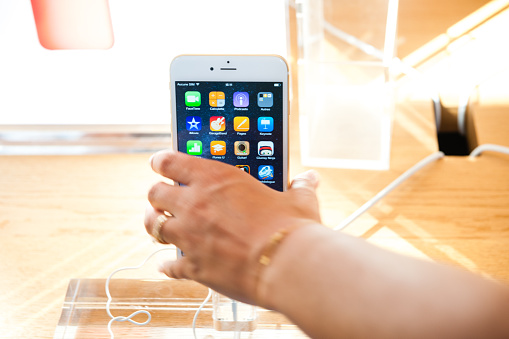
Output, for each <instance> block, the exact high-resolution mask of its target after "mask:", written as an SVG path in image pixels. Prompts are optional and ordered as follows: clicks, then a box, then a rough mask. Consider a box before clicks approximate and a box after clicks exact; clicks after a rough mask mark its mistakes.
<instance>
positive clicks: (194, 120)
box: [186, 117, 201, 131]
mask: <svg viewBox="0 0 509 339" xmlns="http://www.w3.org/2000/svg"><path fill="white" fill-rule="evenodd" d="M186 128H187V130H188V131H201V118H200V117H186Z"/></svg>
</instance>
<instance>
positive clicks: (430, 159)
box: [334, 152, 444, 231]
mask: <svg viewBox="0 0 509 339" xmlns="http://www.w3.org/2000/svg"><path fill="white" fill-rule="evenodd" d="M443 157H444V153H443V152H436V153H433V154H431V155H429V156H427V157H426V158H424V159H422V160H421V161H419V162H418V163H417V164H415V165H414V166H413V167H412V168H410V169H409V170H407V171H406V172H405V173H403V174H402V175H400V176H399V177H398V178H397V179H396V180H394V181H393V182H391V183H390V184H389V185H388V186H387V187H385V188H384V189H383V190H381V191H380V192H378V193H377V195H375V196H374V197H373V198H371V199H370V200H368V201H367V202H366V203H365V204H364V205H362V206H361V207H360V208H359V209H358V210H357V211H355V212H354V213H352V214H351V215H350V216H349V217H348V218H346V219H345V220H343V221H342V222H341V223H340V224H339V225H338V226H336V227H334V230H335V231H340V230H342V229H344V228H345V227H346V226H348V225H349V224H350V223H351V222H352V221H354V220H355V219H357V218H358V217H359V216H360V215H362V214H363V213H364V212H366V211H367V210H368V209H370V208H371V207H372V206H373V205H374V204H376V203H377V202H378V201H379V200H380V199H382V198H383V197H385V196H386V195H387V194H389V193H390V192H391V191H392V190H393V189H395V188H396V187H398V186H399V185H400V184H401V183H402V182H404V181H405V180H406V179H408V178H410V177H411V176H412V175H413V174H415V173H416V172H418V171H419V170H420V169H422V168H423V167H425V166H426V165H428V164H429V163H432V162H434V161H436V160H438V159H440V158H443Z"/></svg>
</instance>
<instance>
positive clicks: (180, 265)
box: [159, 257, 195, 279]
mask: <svg viewBox="0 0 509 339" xmlns="http://www.w3.org/2000/svg"><path fill="white" fill-rule="evenodd" d="M159 271H160V272H161V273H164V274H166V275H167V276H168V277H170V278H173V279H192V278H193V276H194V274H193V272H194V271H195V269H194V265H193V264H192V263H191V261H190V260H189V258H186V257H184V258H181V259H179V260H176V261H167V262H164V263H163V264H162V265H161V266H160V267H159Z"/></svg>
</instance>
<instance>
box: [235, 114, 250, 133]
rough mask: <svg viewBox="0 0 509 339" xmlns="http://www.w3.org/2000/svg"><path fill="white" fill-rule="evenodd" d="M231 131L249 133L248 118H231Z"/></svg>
mask: <svg viewBox="0 0 509 339" xmlns="http://www.w3.org/2000/svg"><path fill="white" fill-rule="evenodd" d="M233 129H234V130H236V131H237V132H246V131H249V118H248V117H235V118H233Z"/></svg>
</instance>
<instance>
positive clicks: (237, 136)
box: [175, 81, 284, 191]
mask: <svg viewBox="0 0 509 339" xmlns="http://www.w3.org/2000/svg"><path fill="white" fill-rule="evenodd" d="M282 86H283V84H282V83H281V82H218V81H177V82H176V83H175V96H176V98H175V99H176V107H177V112H176V113H177V119H176V124H177V139H178V150H179V151H180V152H184V153H187V154H190V155H195V156H199V157H202V158H208V159H215V160H219V161H223V162H226V163H228V164H231V165H234V166H236V167H238V168H239V169H240V170H242V171H245V172H247V173H249V174H251V175H252V176H254V177H255V178H257V179H258V180H260V181H261V182H263V183H264V184H266V185H267V186H269V187H272V188H274V189H276V190H279V191H282V190H283V186H284V183H283V161H284V157H283V116H282V112H283V107H282V105H283V95H282Z"/></svg>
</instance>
